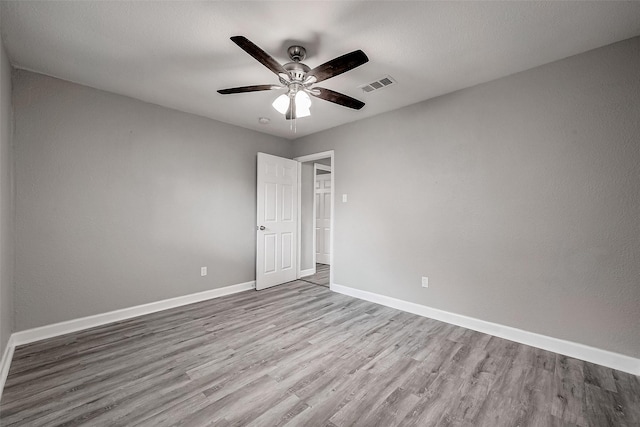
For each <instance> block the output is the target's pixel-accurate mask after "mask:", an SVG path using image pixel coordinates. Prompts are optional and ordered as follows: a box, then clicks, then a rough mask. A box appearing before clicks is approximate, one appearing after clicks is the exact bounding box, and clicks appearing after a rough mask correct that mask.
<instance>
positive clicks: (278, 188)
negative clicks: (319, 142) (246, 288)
mask: <svg viewBox="0 0 640 427" xmlns="http://www.w3.org/2000/svg"><path fill="white" fill-rule="evenodd" d="M257 197H258V200H257V207H258V215H257V220H258V224H257V243H256V289H265V288H268V287H271V286H275V285H279V284H281V283H285V282H290V281H292V280H296V261H297V253H296V244H297V242H298V238H297V227H298V225H297V223H296V221H297V218H298V213H297V209H298V162H296V161H294V160H289V159H285V158H282V157H277V156H272V155H270V154H265V153H258V187H257Z"/></svg>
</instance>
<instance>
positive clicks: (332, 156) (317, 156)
mask: <svg viewBox="0 0 640 427" xmlns="http://www.w3.org/2000/svg"><path fill="white" fill-rule="evenodd" d="M326 158H330V159H331V221H330V224H331V231H330V232H329V235H330V236H331V237H330V238H331V242H329V250H330V251H331V254H329V260H330V261H331V268H330V269H329V285H330V286H331V284H332V283H333V272H334V268H333V267H334V265H335V259H334V257H333V253H334V249H335V245H334V240H335V238H334V237H335V236H334V229H335V217H336V211H335V209H336V199H335V195H336V194H335V193H336V192H335V187H336V162H335V151H334V150H328V151H322V152H320V153H315V154H307V155H304V156H299V157H294V159H293V160H295V161H297V162H298V267H297V269H298V279H299V278H301V277H302V271H301V270H300V261H301V256H300V253H301V248H302V236H301V231H302V212H301V211H302V200H301V199H302V197H301V195H302V163H306V162H312V161H314V160H320V159H326ZM314 179H315V177H314ZM314 191H315V190H314ZM314 216H315V213H314ZM313 250H314V258H315V248H313ZM315 268H316V266H315V264H314V265H313V269H314V270H315Z"/></svg>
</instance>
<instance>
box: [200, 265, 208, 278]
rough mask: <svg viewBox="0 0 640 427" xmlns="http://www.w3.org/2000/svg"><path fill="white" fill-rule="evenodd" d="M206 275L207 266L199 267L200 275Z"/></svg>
mask: <svg viewBox="0 0 640 427" xmlns="http://www.w3.org/2000/svg"><path fill="white" fill-rule="evenodd" d="M206 275H207V267H200V276H206Z"/></svg>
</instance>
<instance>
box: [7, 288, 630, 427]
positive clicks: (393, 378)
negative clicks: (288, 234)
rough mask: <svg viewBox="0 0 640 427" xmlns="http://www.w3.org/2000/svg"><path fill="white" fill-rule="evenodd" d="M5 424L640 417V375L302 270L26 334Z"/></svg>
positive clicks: (521, 421) (472, 422)
mask: <svg viewBox="0 0 640 427" xmlns="http://www.w3.org/2000/svg"><path fill="white" fill-rule="evenodd" d="M0 419H1V424H2V425H3V426H17V425H21V426H55V425H64V426H73V425H91V426H112V425H121V426H165V425H183V426H205V425H213V426H230V425H237V426H280V425H290V426H352V425H357V426H395V425H401V426H440V425H442V426H445V425H447V426H490V427H497V426H573V425H578V426H598V427H600V426H638V425H640V381H639V378H638V377H635V376H633V375H629V374H625V373H622V372H619V371H615V370H612V369H608V368H604V367H601V366H597V365H594V364H591V363H586V362H583V361H580V360H576V359H572V358H568V357H564V356H561V355H558V354H554V353H550V352H547V351H543V350H539V349H536V348H533V347H528V346H525V345H520V344H516V343H514V342H510V341H506V340H503V339H500V338H495V337H492V336H489V335H485V334H482V333H478V332H473V331H471V330H468V329H464V328H460V327H456V326H452V325H449V324H446V323H441V322H438V321H435V320H431V319H427V318H423V317H419V316H415V315H412V314H408V313H404V312H400V311H397V310H393V309H390V308H386V307H383V306H379V305H376V304H372V303H369V302H365V301H361V300H357V299H354V298H350V297H347V296H344V295H340V294H337V293H332V292H331V291H329V290H328V289H326V288H324V287H322V286H316V285H312V284H309V283H305V282H302V281H296V282H291V283H289V284H286V285H282V286H278V287H275V288H271V289H267V290H264V291H260V292H255V291H248V292H243V293H239V294H235V295H230V296H227V297H223V298H218V299H214V300H210V301H205V302H201V303H197V304H192V305H190V306H185V307H180V308H176V309H172V310H167V311H163V312H160V313H155V314H151V315H147V316H142V317H139V318H135V319H131V320H128V321H123V322H119V323H114V324H110V325H106V326H103V327H98V328H94V329H91V330H87V331H82V332H78V333H74V334H69V335H66V336H62V337H57V338H53V339H49V340H46V341H40V342H37V343H33V344H30V345H25V346H21V347H18V348H17V349H16V351H15V355H14V359H13V363H12V365H11V369H10V373H9V377H8V380H7V383H6V387H5V390H4V395H3V397H2V402H1V404H0Z"/></svg>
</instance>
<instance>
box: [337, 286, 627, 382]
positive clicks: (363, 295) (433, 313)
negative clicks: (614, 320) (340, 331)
mask: <svg viewBox="0 0 640 427" xmlns="http://www.w3.org/2000/svg"><path fill="white" fill-rule="evenodd" d="M331 290H332V291H334V292H338V293H340V294H344V295H348V296H350V297H354V298H358V299H362V300H365V301H369V302H373V303H375V304H380V305H384V306H386V307H391V308H395V309H397V310H402V311H406V312H408V313H412V314H417V315H418V316H423V317H428V318H430V319H435V320H439V321H441V322H445V323H450V324H452V325H456V326H461V327H463V328H467V329H472V330H474V331H478V332H482V333H485V334H488V335H492V336H495V337H499V338H504V339H507V340H510V341H515V342H517V343H520V344H525V345H530V346H532V347H537V348H541V349H543V350H547V351H552V352H554V353H558V354H563V355H565V356H569V357H574V358H576V359H580V360H586V361H587V362H591V363H595V364H597V365H602V366H606V367H608V368H612V369H617V370H619V371H624V372H628V373H630V374H633V375H640V359H636V358H634V357H631V356H626V355H624V354H620V353H614V352H612V351H608V350H603V349H600V348H596V347H591V346H588V345H585V344H580V343H576V342H573V341H568V340H563V339H559V338H554V337H550V336H548V335H542V334H538V333H535V332H529V331H525V330H522V329H518V328H514V327H511V326H506V325H501V324H499V323H493V322H488V321H486V320H481V319H476V318H473V317H468V316H464V315H462V314H457V313H451V312H448V311H444V310H440V309H437V308H432V307H429V306H426V305H422V304H416V303H414V302H409V301H404V300H400V299H397V298H393V297H389V296H386V295H381V294H376V293H373V292H368V291H363V290H361V289H356V288H351V287H348V286H343V285H338V284H335V283H332V284H331Z"/></svg>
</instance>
